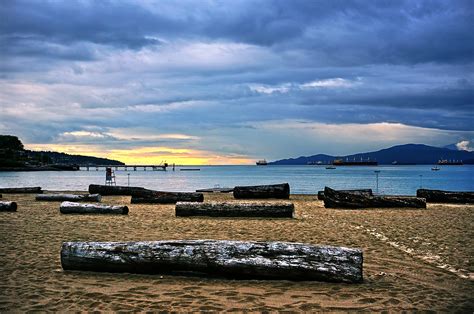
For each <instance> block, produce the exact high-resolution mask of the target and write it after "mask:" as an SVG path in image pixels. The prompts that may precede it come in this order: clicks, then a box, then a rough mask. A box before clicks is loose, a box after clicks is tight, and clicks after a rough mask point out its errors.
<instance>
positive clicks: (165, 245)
mask: <svg viewBox="0 0 474 314" xmlns="http://www.w3.org/2000/svg"><path fill="white" fill-rule="evenodd" d="M362 264H363V255H362V250H360V249H351V248H345V247H332V246H315V245H308V244H301V243H288V242H242V241H218V240H181V241H180V240H175V241H151V242H65V243H63V245H62V248H61V265H62V267H63V269H64V270H84V271H105V272H130V273H151V274H155V273H178V274H180V273H181V274H182V273H183V272H192V273H198V274H210V275H214V276H226V277H231V278H259V279H260V278H261V279H290V280H323V281H332V282H361V281H362Z"/></svg>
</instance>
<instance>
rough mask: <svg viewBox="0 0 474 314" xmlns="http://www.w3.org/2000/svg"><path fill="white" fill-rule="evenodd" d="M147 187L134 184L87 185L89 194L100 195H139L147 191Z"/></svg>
mask: <svg viewBox="0 0 474 314" xmlns="http://www.w3.org/2000/svg"><path fill="white" fill-rule="evenodd" d="M147 191H149V190H147V189H145V188H142V187H136V186H119V185H117V186H116V185H97V184H91V185H89V193H90V194H100V195H141V194H143V193H147Z"/></svg>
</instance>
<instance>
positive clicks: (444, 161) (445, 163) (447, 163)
mask: <svg viewBox="0 0 474 314" xmlns="http://www.w3.org/2000/svg"><path fill="white" fill-rule="evenodd" d="M438 165H443V166H460V165H463V162H462V160H447V159H440V160H438Z"/></svg>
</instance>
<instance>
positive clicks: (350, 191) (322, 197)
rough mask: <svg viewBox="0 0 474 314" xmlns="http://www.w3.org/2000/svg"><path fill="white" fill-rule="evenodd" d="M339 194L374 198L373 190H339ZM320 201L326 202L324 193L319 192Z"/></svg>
mask: <svg viewBox="0 0 474 314" xmlns="http://www.w3.org/2000/svg"><path fill="white" fill-rule="evenodd" d="M337 191H339V192H347V193H352V194H357V195H359V194H362V195H367V196H372V195H373V194H372V189H355V190H337ZM318 200H320V201H324V191H318Z"/></svg>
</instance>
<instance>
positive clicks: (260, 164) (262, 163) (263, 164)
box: [257, 159, 268, 166]
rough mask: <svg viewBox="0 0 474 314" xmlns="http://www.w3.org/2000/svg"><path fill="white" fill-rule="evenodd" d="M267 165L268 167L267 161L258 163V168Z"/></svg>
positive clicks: (263, 160)
mask: <svg viewBox="0 0 474 314" xmlns="http://www.w3.org/2000/svg"><path fill="white" fill-rule="evenodd" d="M266 165H268V163H267V161H266V160H265V159H262V160H259V161H257V166H266Z"/></svg>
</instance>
